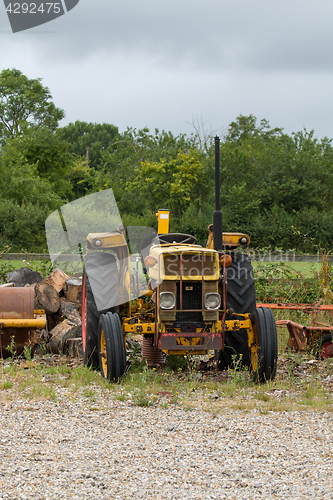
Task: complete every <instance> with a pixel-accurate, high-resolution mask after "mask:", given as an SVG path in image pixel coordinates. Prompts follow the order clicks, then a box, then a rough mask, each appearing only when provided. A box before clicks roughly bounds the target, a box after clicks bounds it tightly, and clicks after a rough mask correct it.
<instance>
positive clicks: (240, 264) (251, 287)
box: [215, 252, 256, 370]
mask: <svg viewBox="0 0 333 500" xmlns="http://www.w3.org/2000/svg"><path fill="white" fill-rule="evenodd" d="M230 255H231V257H232V264H231V265H230V266H229V267H227V268H226V275H227V280H228V286H227V309H232V310H233V312H234V313H235V314H237V313H238V314H246V313H252V312H253V311H255V309H256V291H255V284H254V277H253V268H252V264H251V260H250V259H249V257H248V256H247V255H245V254H243V253H241V252H232V253H231V254H230ZM231 318H232V317H231V316H228V315H227V319H231ZM215 359H216V360H217V367H218V369H219V370H225V369H227V368H242V367H245V366H246V367H250V364H251V360H250V353H249V348H248V340H247V331H246V330H239V331H236V332H226V334H225V339H224V351H216V353H215Z"/></svg>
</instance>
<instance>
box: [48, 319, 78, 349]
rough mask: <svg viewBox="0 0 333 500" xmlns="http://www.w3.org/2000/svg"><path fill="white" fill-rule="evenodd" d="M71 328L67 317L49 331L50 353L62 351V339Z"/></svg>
mask: <svg viewBox="0 0 333 500" xmlns="http://www.w3.org/2000/svg"><path fill="white" fill-rule="evenodd" d="M72 328H73V325H71V324H69V321H68V319H65V320H64V321H62V322H61V323H59V325H57V326H55V327H54V328H53V330H51V331H50V340H49V345H48V347H49V349H50V351H51V353H52V354H59V353H61V352H62V345H63V342H62V339H63V337H64V336H65V335H66V333H67V332H68V331H69V330H71V329H72Z"/></svg>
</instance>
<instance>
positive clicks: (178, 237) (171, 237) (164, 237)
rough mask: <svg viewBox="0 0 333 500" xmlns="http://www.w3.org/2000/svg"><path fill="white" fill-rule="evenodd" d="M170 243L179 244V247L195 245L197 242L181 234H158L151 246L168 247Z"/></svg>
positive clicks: (189, 236)
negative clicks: (160, 245)
mask: <svg viewBox="0 0 333 500" xmlns="http://www.w3.org/2000/svg"><path fill="white" fill-rule="evenodd" d="M171 243H180V244H181V245H185V244H187V245H197V243H198V242H197V239H196V238H195V237H194V236H191V235H190V234H183V233H168V234H159V235H158V236H156V238H154V239H153V245H158V244H162V245H163V244H164V245H170V244H171Z"/></svg>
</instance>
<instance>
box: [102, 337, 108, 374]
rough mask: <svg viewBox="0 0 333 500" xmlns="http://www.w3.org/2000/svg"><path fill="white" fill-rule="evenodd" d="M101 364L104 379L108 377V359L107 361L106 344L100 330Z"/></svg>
mask: <svg viewBox="0 0 333 500" xmlns="http://www.w3.org/2000/svg"><path fill="white" fill-rule="evenodd" d="M101 362H102V363H101V364H102V371H103V376H104V378H107V377H108V359H107V352H106V342H105V335H104V330H101Z"/></svg>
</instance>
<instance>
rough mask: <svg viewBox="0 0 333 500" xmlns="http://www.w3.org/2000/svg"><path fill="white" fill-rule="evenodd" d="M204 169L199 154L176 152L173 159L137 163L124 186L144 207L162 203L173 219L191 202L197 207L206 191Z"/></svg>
mask: <svg viewBox="0 0 333 500" xmlns="http://www.w3.org/2000/svg"><path fill="white" fill-rule="evenodd" d="M208 171H209V168H208V165H207V162H206V161H205V157H204V156H203V155H202V153H200V152H199V151H197V150H195V149H194V150H190V151H189V152H188V153H183V152H182V151H179V152H178V154H177V157H176V158H170V159H169V160H166V159H164V158H161V159H160V161H159V162H149V161H144V162H141V166H140V167H139V168H136V169H135V180H133V181H132V182H131V183H129V184H128V188H129V189H130V191H131V192H132V193H133V194H136V195H137V196H140V197H141V200H142V201H143V203H144V207H145V208H147V209H152V210H158V209H159V208H160V206H162V205H163V206H164V207H165V208H170V211H171V213H172V215H173V216H174V217H175V218H176V219H177V218H179V217H180V216H181V215H182V214H183V212H184V211H185V210H186V209H187V208H188V207H189V205H190V204H191V203H192V204H193V205H194V206H196V208H197V210H198V211H199V210H200V207H201V204H202V201H203V199H204V198H205V197H206V195H207V193H208V191H209V182H208Z"/></svg>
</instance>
